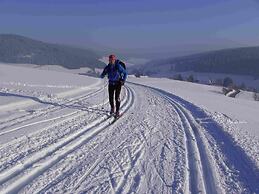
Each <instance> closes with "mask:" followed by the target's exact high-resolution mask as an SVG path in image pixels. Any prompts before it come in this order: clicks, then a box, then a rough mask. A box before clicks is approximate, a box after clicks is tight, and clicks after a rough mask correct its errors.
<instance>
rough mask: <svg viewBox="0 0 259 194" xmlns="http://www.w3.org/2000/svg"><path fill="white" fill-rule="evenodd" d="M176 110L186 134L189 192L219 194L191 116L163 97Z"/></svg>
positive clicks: (178, 105) (169, 99)
mask: <svg viewBox="0 0 259 194" xmlns="http://www.w3.org/2000/svg"><path fill="white" fill-rule="evenodd" d="M164 97H165V98H166V99H167V100H168V101H169V102H170V104H171V105H172V106H173V107H174V108H175V109H176V111H177V113H178V115H179V117H180V120H181V121H182V124H183V128H184V129H185V132H186V146H187V156H188V166H189V172H188V173H187V174H189V175H188V176H187V177H190V183H187V185H188V186H189V191H190V192H191V193H199V192H201V193H221V192H219V188H217V185H218V182H217V179H216V178H215V173H216V172H214V171H213V169H214V167H213V166H212V165H211V164H210V162H209V159H208V158H207V157H208V153H207V151H206V150H205V147H206V144H205V143H204V142H203V141H202V139H201V137H200V134H199V132H198V130H199V129H198V128H197V127H196V124H195V123H194V122H195V120H194V119H193V118H192V115H191V114H190V113H188V112H187V111H186V110H185V109H184V108H183V107H182V106H181V105H180V104H179V103H177V102H176V101H174V100H173V99H171V98H169V97H167V96H164Z"/></svg>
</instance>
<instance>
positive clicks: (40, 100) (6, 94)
mask: <svg viewBox="0 0 259 194" xmlns="http://www.w3.org/2000/svg"><path fill="white" fill-rule="evenodd" d="M0 96H5V97H18V98H26V99H30V100H33V101H35V102H38V103H41V104H45V105H52V106H59V107H62V108H70V109H77V110H81V111H87V112H95V113H97V114H99V115H109V114H108V113H109V112H108V111H107V110H104V109H98V108H92V107H87V106H84V105H76V104H75V103H74V104H70V105H67V104H63V103H57V102H49V101H44V100H42V99H40V98H38V97H34V96H28V95H22V94H13V93H4V92H0Z"/></svg>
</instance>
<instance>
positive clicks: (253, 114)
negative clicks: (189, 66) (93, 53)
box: [0, 64, 259, 194]
mask: <svg viewBox="0 0 259 194" xmlns="http://www.w3.org/2000/svg"><path fill="white" fill-rule="evenodd" d="M106 90H107V81H106V80H105V79H104V80H100V79H98V78H91V77H87V76H82V75H77V74H74V72H71V73H70V72H69V71H67V72H58V71H50V70H43V69H36V68H25V67H16V66H10V65H4V64H0V193H208V194H211V193H219V194H221V193H233V194H236V193H259V184H258V182H259V128H258V126H259V120H258V115H259V103H258V102H255V101H252V100H249V99H248V98H247V97H246V96H243V97H240V98H236V99H234V98H228V97H225V96H224V95H222V94H221V88H219V87H215V86H206V85H200V84H193V83H187V82H179V81H173V80H169V79H161V78H133V77H130V78H129V79H128V82H127V83H126V85H125V87H123V89H122V95H121V101H122V102H121V104H122V105H121V108H122V109H121V112H122V114H123V115H122V117H121V118H120V119H118V120H117V121H116V122H114V118H113V117H110V116H109V114H108V113H109V104H108V96H107V91H106Z"/></svg>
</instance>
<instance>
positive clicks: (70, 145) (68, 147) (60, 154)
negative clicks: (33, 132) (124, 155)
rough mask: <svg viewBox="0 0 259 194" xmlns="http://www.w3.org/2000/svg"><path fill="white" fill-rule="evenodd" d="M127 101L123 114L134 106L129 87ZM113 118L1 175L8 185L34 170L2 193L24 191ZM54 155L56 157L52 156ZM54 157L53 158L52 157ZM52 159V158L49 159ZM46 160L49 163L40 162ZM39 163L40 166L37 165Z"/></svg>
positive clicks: (100, 122) (82, 131)
mask: <svg viewBox="0 0 259 194" xmlns="http://www.w3.org/2000/svg"><path fill="white" fill-rule="evenodd" d="M127 94H128V95H127V100H126V102H125V104H123V105H122V112H126V111H127V110H128V109H129V108H130V107H131V105H132V104H133V100H134V97H133V96H132V95H133V92H132V91H131V89H130V88H128V87H127ZM112 120H113V118H107V117H102V118H101V119H98V120H96V121H95V122H93V123H90V124H89V125H88V126H87V127H86V128H84V129H81V130H79V131H78V132H76V133H75V134H73V135H71V136H69V137H68V138H66V139H64V140H63V141H61V142H58V143H57V145H56V144H55V145H52V146H50V147H48V149H46V150H43V151H41V152H38V153H36V154H35V155H34V156H33V157H31V158H29V159H28V160H26V161H25V162H24V163H23V164H22V165H17V166H15V167H12V168H11V169H9V170H7V171H6V172H3V173H1V174H0V184H3V183H6V182H7V181H9V180H11V179H12V178H14V177H15V176H17V175H19V174H20V173H22V172H23V171H24V170H28V168H31V167H32V168H33V169H32V170H31V171H30V172H29V173H27V174H26V175H25V176H22V177H20V178H19V179H17V180H14V182H12V183H11V184H10V185H8V186H7V187H6V188H5V189H4V190H3V191H2V192H4V193H15V192H18V191H19V190H20V189H22V188H23V187H24V186H25V185H26V184H28V183H29V182H30V181H32V180H33V179H34V178H35V177H37V176H39V175H40V174H42V173H43V172H44V171H46V170H47V169H49V168H50V167H51V166H53V165H54V164H56V163H57V162H58V161H60V160H61V159H62V158H64V157H65V156H66V155H68V154H69V153H71V152H73V151H74V150H75V149H77V148H79V147H80V146H82V145H83V144H85V143H86V142H87V141H88V140H89V139H91V138H92V137H94V136H95V135H97V134H98V133H100V132H101V131H102V130H104V129H105V128H107V127H108V126H109V125H110V123H111V121H112ZM52 155H54V156H52ZM51 156H52V157H51ZM49 157H50V158H49ZM43 159H46V160H47V161H43V162H40V161H41V160H43ZM37 162H39V164H36V163H37Z"/></svg>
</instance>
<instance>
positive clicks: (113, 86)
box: [108, 82, 121, 111]
mask: <svg viewBox="0 0 259 194" xmlns="http://www.w3.org/2000/svg"><path fill="white" fill-rule="evenodd" d="M108 90H109V102H110V105H111V109H113V110H114V93H115V101H116V111H119V110H120V104H121V102H120V93H121V83H120V82H115V83H109V86H108Z"/></svg>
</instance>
